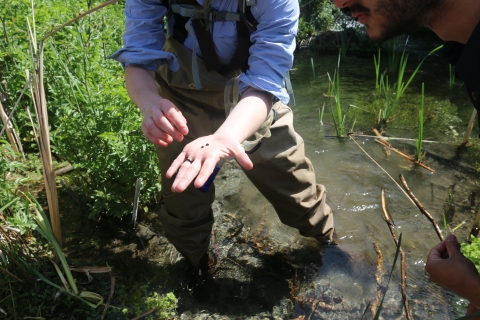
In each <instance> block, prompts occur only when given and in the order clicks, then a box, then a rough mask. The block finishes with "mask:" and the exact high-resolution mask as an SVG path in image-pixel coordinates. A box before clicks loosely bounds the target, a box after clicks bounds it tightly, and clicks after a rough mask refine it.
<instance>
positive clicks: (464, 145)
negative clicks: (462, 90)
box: [460, 108, 477, 148]
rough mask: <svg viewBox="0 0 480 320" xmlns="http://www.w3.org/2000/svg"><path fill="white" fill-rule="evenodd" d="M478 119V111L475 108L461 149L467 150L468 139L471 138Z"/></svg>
mask: <svg viewBox="0 0 480 320" xmlns="http://www.w3.org/2000/svg"><path fill="white" fill-rule="evenodd" d="M476 117H477V109H475V108H473V112H472V116H471V117H470V121H469V122H468V125H467V130H466V131H465V135H464V136H463V141H462V144H461V145H460V148H465V147H466V146H467V144H468V139H469V138H470V134H471V133H472V129H473V125H474V124H475V118H476Z"/></svg>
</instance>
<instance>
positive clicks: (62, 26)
mask: <svg viewBox="0 0 480 320" xmlns="http://www.w3.org/2000/svg"><path fill="white" fill-rule="evenodd" d="M119 1H121V0H110V1H107V2H104V3H102V4H100V5H98V6H96V7H95V8H92V9H90V10H88V11H85V12H84V13H81V14H79V15H78V16H76V17H75V18H73V19H72V20H69V21H67V22H65V23H64V24H62V25H61V26H59V27H57V28H55V29H53V31H51V32H50V33H48V34H47V35H46V36H44V37H43V38H42V39H40V41H44V40H45V39H47V38H49V37H51V36H53V35H54V34H55V33H57V32H58V31H60V30H61V29H63V28H65V27H66V26H68V25H70V24H72V23H74V22H75V21H77V20H80V19H81V18H83V17H85V16H86V15H89V14H90V13H92V12H94V11H97V10H98V9H101V8H103V7H106V6H108V5H111V4H112V3H115V2H119Z"/></svg>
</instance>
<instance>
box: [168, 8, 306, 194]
mask: <svg viewBox="0 0 480 320" xmlns="http://www.w3.org/2000/svg"><path fill="white" fill-rule="evenodd" d="M227 3H228V2H225V1H223V2H220V1H217V2H215V1H214V2H213V4H220V5H222V4H225V5H226V4H227ZM218 9H219V10H220V11H221V10H228V9H227V8H222V7H219V8H218ZM251 12H252V14H253V16H254V18H255V19H256V20H257V22H258V25H257V31H255V32H253V33H252V34H251V37H250V38H251V42H252V43H253V45H252V46H251V48H250V57H249V60H248V64H249V68H248V70H247V71H246V72H245V73H243V74H241V75H240V77H239V89H240V92H241V93H242V100H241V101H240V103H239V104H238V105H237V106H235V108H234V109H233V111H232V113H231V114H230V115H229V117H228V118H227V120H226V121H225V123H224V124H223V125H222V126H221V127H220V129H219V130H218V131H217V132H216V133H215V134H213V135H212V136H208V137H202V138H199V139H197V140H195V141H193V142H192V143H190V144H189V145H187V146H186V147H185V149H184V152H182V153H181V154H180V155H179V157H178V158H177V159H176V160H175V162H174V163H173V164H172V166H171V167H170V168H169V170H168V171H167V177H169V178H170V177H173V175H174V174H175V172H176V171H177V170H178V173H177V176H176V177H175V181H174V183H173V186H172V190H173V191H174V192H181V191H183V190H185V188H186V187H187V186H188V185H189V183H190V182H191V181H193V179H195V176H196V174H197V173H198V174H199V175H198V176H197V178H196V179H195V181H194V185H195V187H197V188H198V187H201V186H203V184H204V183H205V181H206V180H207V179H208V177H209V176H210V174H211V173H212V172H213V169H214V167H215V164H216V163H217V162H218V161H219V160H221V159H224V158H227V157H235V158H236V159H237V161H238V162H239V163H240V165H242V167H244V168H245V169H249V168H251V167H252V163H251V161H250V160H249V158H248V156H247V155H246V154H245V152H244V150H243V148H241V142H243V141H244V140H245V139H246V138H248V137H249V136H251V135H252V134H253V133H254V132H256V131H257V130H258V128H259V127H260V126H261V124H262V123H263V122H264V121H265V120H266V117H267V115H268V112H269V111H270V108H271V105H272V98H273V97H274V96H275V97H276V98H277V99H279V100H281V101H282V102H283V103H288V99H289V96H288V94H287V92H286V90H285V88H284V78H285V75H286V73H287V71H288V70H289V69H291V67H292V64H293V51H294V50H295V34H296V30H297V27H298V15H299V8H298V2H297V1H295V0H266V1H258V2H257V5H256V6H254V7H251ZM226 24H227V23H226ZM215 30H216V31H215ZM223 30H226V28H217V27H216V25H214V28H213V37H214V40H215V43H216V44H219V46H218V47H217V48H218V49H220V50H221V51H220V52H219V56H221V54H220V53H222V52H226V51H228V48H226V47H225V46H220V45H221V44H222V43H223V42H222V39H225V33H224V32H223ZM216 32H217V33H218V35H219V36H218V38H217V37H216ZM217 40H218V42H217ZM185 43H186V45H187V46H188V41H186V42H185ZM224 44H225V45H227V44H228V42H225V43H224ZM211 139H215V140H214V141H216V142H218V145H216V147H215V148H211V146H212V144H211V143H210V142H209V140H211ZM206 143H209V146H208V148H207V147H206ZM202 146H204V148H202ZM207 150H208V151H207ZM186 159H189V160H191V161H193V163H191V164H190V163H189V162H188V161H187V162H185V160H186ZM197 159H199V160H197Z"/></svg>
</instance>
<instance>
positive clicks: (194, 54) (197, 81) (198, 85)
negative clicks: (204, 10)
mask: <svg viewBox="0 0 480 320" xmlns="http://www.w3.org/2000/svg"><path fill="white" fill-rule="evenodd" d="M194 17H195V15H193V16H192V17H191V18H190V20H188V21H187V23H186V24H185V29H187V31H188V33H189V34H190V37H191V38H192V39H193V41H192V77H193V83H194V84H195V89H197V90H200V89H202V82H201V81H200V74H199V73H198V62H197V45H196V44H195V42H196V41H195V37H194V36H193V31H192V28H191V27H190V21H191V20H192V19H193V18H194Z"/></svg>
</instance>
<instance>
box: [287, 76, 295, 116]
mask: <svg viewBox="0 0 480 320" xmlns="http://www.w3.org/2000/svg"><path fill="white" fill-rule="evenodd" d="M285 89H287V93H288V95H289V96H290V101H288V106H289V107H290V108H291V107H295V95H294V94H293V87H292V81H290V70H289V71H287V74H286V75H285Z"/></svg>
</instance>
